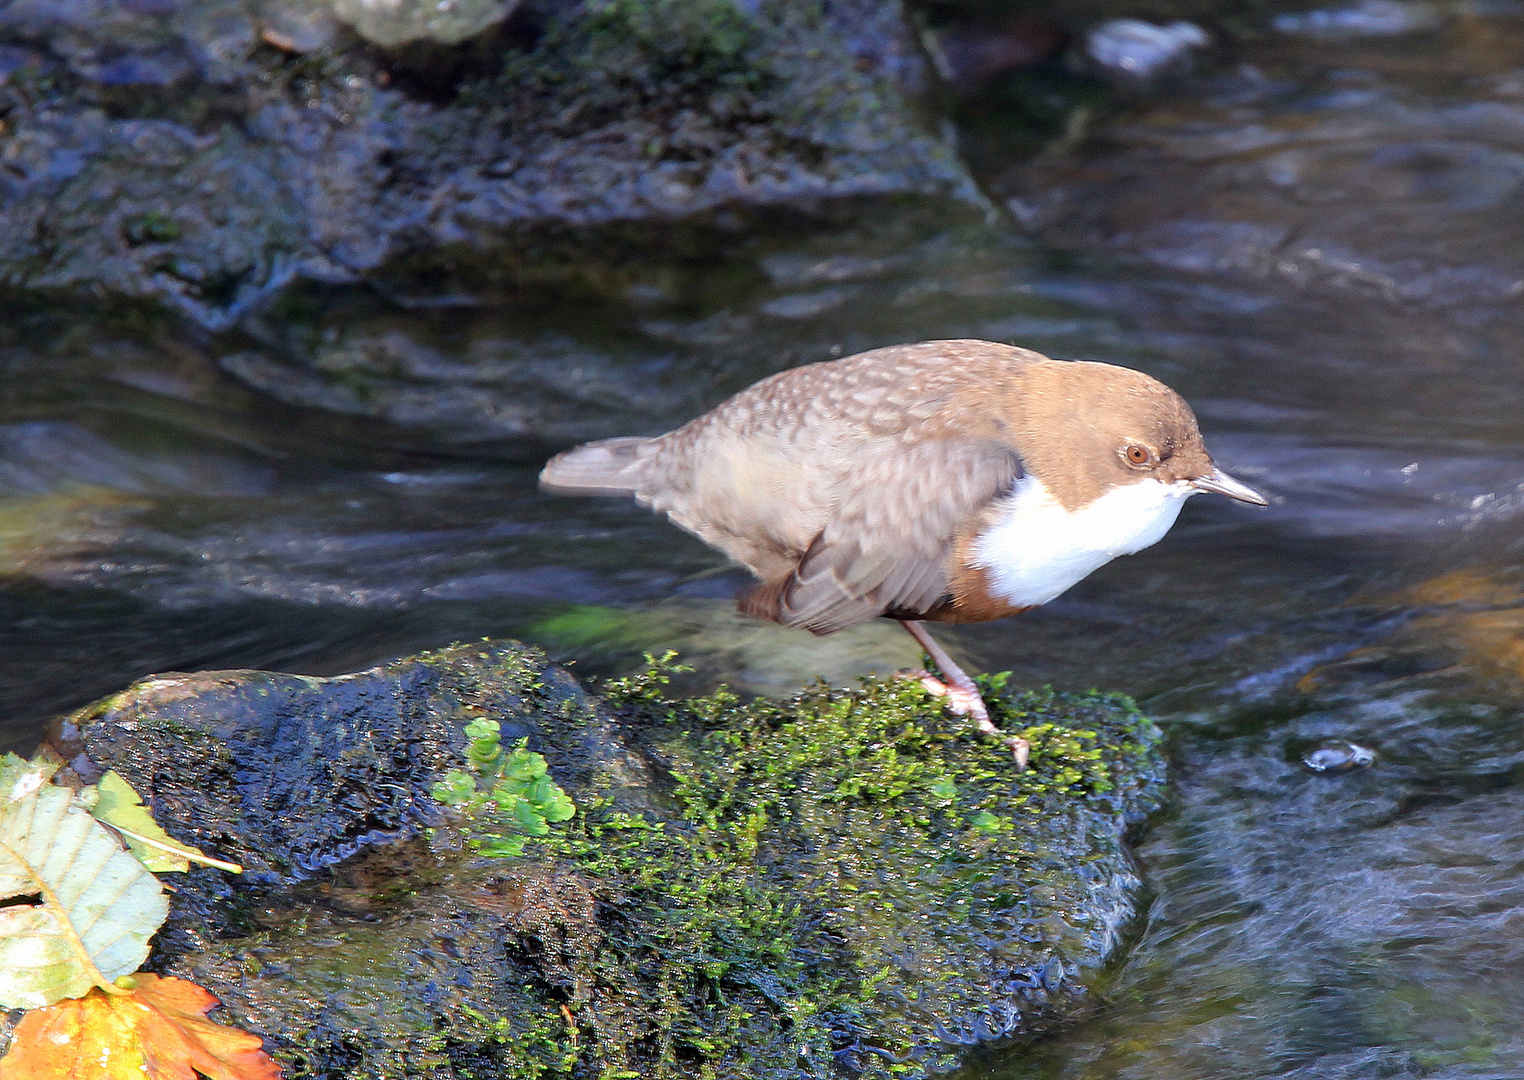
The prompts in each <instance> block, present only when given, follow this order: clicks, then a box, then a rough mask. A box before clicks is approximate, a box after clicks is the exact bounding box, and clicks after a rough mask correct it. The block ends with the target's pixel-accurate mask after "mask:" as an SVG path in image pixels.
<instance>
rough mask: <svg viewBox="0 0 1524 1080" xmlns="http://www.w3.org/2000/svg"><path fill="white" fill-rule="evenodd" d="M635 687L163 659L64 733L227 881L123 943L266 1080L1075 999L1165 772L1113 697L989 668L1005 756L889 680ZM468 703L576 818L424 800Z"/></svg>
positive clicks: (803, 1051)
mask: <svg viewBox="0 0 1524 1080" xmlns="http://www.w3.org/2000/svg"><path fill="white" fill-rule="evenodd" d="M663 678H664V676H663V675H662V674H661V673H660V672H659V671H654V670H653V672H652V673H650V674H649V675H647V676H645V677H641V678H635V679H627V680H622V681H616V682H615V683H612V684H610V685H609V687H608V688H607V694H608V696H607V700H599V699H597V698H594V697H591V696H589V695H588V694H587V693H586V692H585V691H584V690H583V689H582V688H581V687H580V686H578V685H577V684H576V682H575V681H574V680H572V679H571V678H570V677H569V676H567V675H566V674H565V673H564V672H561V671H559V670H558V669H555V668H553V667H549V666H547V665H546V664H545V662H544V660H543V657H542V656H540V655H539V654H538V653H536V652H534V651H532V650H528V649H525V648H523V647H521V646H517V645H512V644H508V643H480V644H474V645H460V646H454V647H452V648H449V649H444V650H441V651H438V652H434V653H427V654H423V655H421V656H417V657H413V658H409V659H406V660H400V661H397V662H395V663H392V664H389V665H386V666H384V667H381V668H376V669H373V670H371V671H366V672H361V673H359V674H356V675H350V676H344V677H340V678H333V679H315V678H306V677H301V676H294V675H278V674H271V673H267V672H220V673H207V674H199V675H165V676H159V677H156V678H152V679H148V680H144V681H143V682H140V683H138V684H136V685H135V686H133V687H131V688H129V689H128V690H126V691H124V692H122V693H121V694H118V695H116V696H115V697H112V698H108V699H106V700H104V701H102V702H100V703H98V704H97V705H95V706H92V707H90V708H88V709H85V710H83V711H81V712H80V713H78V714H76V715H75V716H74V717H72V718H70V719H69V720H68V721H67V722H66V723H65V724H64V725H63V726H62V728H61V730H60V734H59V741H60V743H61V745H63V747H64V748H65V749H66V750H68V751H69V752H71V753H82V754H84V755H85V756H84V757H77V758H76V762H77V766H78V767H79V768H80V769H82V770H88V769H90V768H104V767H111V768H115V769H117V770H118V771H119V772H121V773H122V774H123V775H124V776H126V777H127V778H128V780H129V781H130V782H131V783H132V784H133V785H134V786H135V787H136V788H137V789H138V790H139V791H140V792H142V793H143V794H144V795H145V796H147V798H148V799H149V801H150V803H151V805H152V807H153V810H154V813H155V816H156V817H157V818H158V820H160V822H161V823H163V824H164V825H165V826H166V827H167V828H168V829H169V831H170V832H172V833H175V834H177V835H179V836H181V837H183V838H184V839H187V840H190V841H193V842H195V843H197V844H199V845H200V846H202V847H203V848H205V849H208V850H215V851H216V852H217V853H218V854H220V855H222V856H224V857H230V858H234V859H237V860H239V861H241V862H242V863H244V864H245V865H246V866H247V867H248V873H246V874H245V875H244V876H243V877H241V878H236V879H230V878H227V877H226V876H225V875H222V874H221V873H219V872H216V871H211V870H206V869H196V870H193V871H192V872H191V873H190V874H189V875H188V879H187V881H186V883H185V884H184V885H182V886H181V887H180V889H179V891H178V892H177V893H176V894H175V900H174V910H173V913H172V915H171V920H170V923H169V924H168V926H167V928H166V929H165V931H164V932H163V933H161V935H160V938H159V940H158V948H157V952H156V954H155V955H156V959H155V960H154V961H153V963H154V964H155V965H156V966H157V967H158V968H159V969H160V970H162V971H165V972H171V973H174V974H177V975H182V976H186V977H190V978H194V979H196V980H197V981H199V982H202V983H203V984H205V985H207V986H208V987H210V988H211V989H212V990H213V991H214V992H216V993H217V994H218V995H219V996H221V997H222V999H223V1001H224V1002H225V1003H226V1005H227V1006H228V1011H229V1013H230V1014H231V1015H230V1016H229V1017H228V1018H229V1019H230V1020H232V1021H235V1022H238V1023H241V1024H244V1025H246V1026H248V1027H250V1028H252V1029H254V1030H257V1031H259V1032H260V1033H261V1034H263V1035H265V1036H267V1037H268V1039H269V1040H270V1042H271V1043H272V1045H273V1048H274V1049H275V1051H276V1052H277V1054H278V1055H279V1056H280V1057H281V1058H282V1059H283V1061H284V1062H285V1063H286V1065H287V1068H288V1070H289V1073H288V1074H289V1075H291V1076H293V1077H303V1076H334V1077H337V1076H345V1077H402V1076H430V1077H452V1076H453V1077H467V1076H493V1077H525V1078H529V1077H542V1076H549V1075H567V1076H572V1077H596V1076H605V1077H611V1076H620V1075H624V1076H637V1075H638V1076H641V1077H689V1076H714V1077H736V1078H741V1077H748V1078H749V1077H758V1076H763V1077H767V1076H771V1077H793V1076H811V1075H826V1074H830V1073H832V1072H834V1071H838V1070H848V1071H857V1072H861V1073H864V1074H866V1075H870V1076H890V1075H895V1076H904V1075H911V1076H913V1075H919V1074H923V1073H925V1072H926V1071H928V1070H935V1069H939V1068H942V1067H946V1066H948V1065H950V1064H952V1063H953V1062H955V1061H956V1059H957V1057H958V1055H959V1053H960V1052H962V1051H963V1050H965V1049H967V1048H969V1047H972V1046H975V1045H978V1044H981V1043H989V1042H996V1041H1002V1040H1009V1039H1012V1038H1017V1037H1022V1036H1027V1035H1031V1034H1034V1033H1037V1032H1040V1031H1041V1030H1043V1028H1044V1027H1045V1026H1048V1025H1050V1024H1051V1023H1052V1022H1054V1021H1055V1020H1057V1019H1059V1018H1062V1017H1063V1016H1065V1015H1069V1014H1072V1013H1073V1012H1074V1011H1075V1010H1076V1009H1077V1008H1079V1007H1080V1006H1081V1005H1082V1003H1083V998H1084V986H1085V982H1086V973H1087V972H1089V971H1093V970H1094V968H1095V967H1096V966H1097V965H1098V964H1100V963H1102V962H1103V961H1104V960H1105V959H1106V958H1107V957H1108V956H1109V955H1110V954H1111V953H1112V952H1113V950H1114V949H1115V947H1116V944H1117V941H1118V934H1119V931H1120V929H1121V927H1122V926H1123V925H1124V924H1125V922H1126V920H1127V918H1128V917H1129V915H1130V913H1131V910H1132V909H1131V906H1130V899H1129V897H1130V893H1131V890H1132V888H1133V887H1134V886H1135V884H1136V880H1135V877H1134V875H1133V872H1132V870H1131V868H1130V864H1129V861H1128V857H1127V855H1126V852H1125V850H1124V848H1123V845H1122V835H1123V832H1124V830H1125V829H1126V827H1127V825H1128V823H1129V822H1133V821H1136V820H1137V819H1138V818H1139V816H1140V815H1141V814H1142V813H1144V812H1145V811H1146V810H1147V809H1149V808H1150V807H1151V806H1152V804H1153V800H1154V798H1155V793H1156V791H1157V786H1158V783H1159V780H1160V772H1161V765H1160V759H1159V756H1158V750H1157V732H1156V730H1155V729H1154V727H1153V725H1152V724H1151V723H1149V721H1148V720H1147V719H1145V718H1144V717H1142V716H1141V715H1140V714H1139V713H1138V712H1137V711H1136V709H1135V708H1134V707H1133V706H1132V705H1131V703H1130V702H1128V701H1127V700H1126V699H1123V698H1119V697H1115V696H1105V695H1096V694H1089V695H1063V694H1054V693H1052V692H1037V693H1031V692H1012V691H1008V690H1006V689H1005V688H1003V687H1002V686H1000V685H998V683H999V680H998V679H996V680H992V684H991V686H990V687H989V689H990V696H991V699H992V705H993V707H994V710H995V712H996V714H997V717H998V719H999V720H1000V722H1002V723H1003V724H1004V725H1005V726H1007V727H1008V728H1015V729H1020V730H1022V731H1023V732H1024V733H1025V734H1026V736H1027V737H1028V738H1029V739H1030V740H1031V741H1032V743H1033V755H1032V768H1031V769H1030V771H1028V772H1025V773H1017V772H1016V771H1015V769H1014V765H1013V763H1012V761H1011V760H1010V757H1009V755H1008V753H1007V752H1006V751H1005V750H1004V749H1003V748H1002V747H1001V746H1000V745H998V744H995V743H992V742H989V741H986V740H983V739H980V738H978V737H976V736H974V735H973V734H972V733H971V732H970V731H968V730H967V729H966V728H967V726H966V725H964V724H963V723H961V722H959V721H956V720H953V719H951V718H950V717H948V716H947V715H946V714H945V713H944V712H943V711H942V710H941V708H940V707H939V706H938V704H937V703H936V702H935V701H933V700H932V699H930V698H928V697H927V696H926V695H925V693H924V692H923V691H921V690H920V689H919V687H918V686H917V685H916V684H914V683H910V682H878V681H869V682H867V683H865V684H864V686H863V688H862V689H861V690H858V691H851V692H846V691H833V690H828V689H825V688H823V687H822V688H817V689H814V690H809V691H806V692H804V693H802V694H800V695H799V696H798V697H796V698H795V699H793V700H792V701H789V702H786V703H778V702H768V701H754V702H750V703H746V702H742V701H740V700H738V699H737V698H735V697H734V696H733V695H730V694H728V693H725V692H720V693H718V694H715V695H713V696H711V697H708V698H702V699H693V700H686V701H673V700H669V699H667V698H666V697H664V696H663V695H662V693H661V687H662V682H663ZM483 719H491V720H495V721H496V722H497V723H498V724H499V726H500V728H501V739H502V743H503V745H504V746H505V747H508V746H513V745H516V743H517V741H518V740H520V739H526V740H527V746H528V750H529V751H532V752H533V753H537V754H540V755H543V757H544V759H545V761H546V762H547V763H548V766H549V777H550V779H551V780H552V781H553V782H554V783H555V784H557V785H560V786H561V787H563V788H564V789H565V791H566V792H567V793H569V794H570V795H571V797H572V798H573V799H574V800H575V802H576V806H577V812H576V814H575V816H574V817H572V818H571V819H570V820H567V821H558V822H555V823H553V824H552V823H548V822H546V821H545V820H537V822H536V823H532V824H534V825H535V827H536V829H537V831H539V832H541V833H543V834H544V835H541V836H535V837H531V838H530V839H529V840H528V841H527V843H526V844H525V846H524V854H523V856H522V857H518V858H487V857H483V856H481V855H480V854H478V853H477V849H478V847H479V846H480V845H481V844H482V842H483V840H484V839H485V840H488V841H490V839H491V833H492V831H493V830H494V829H496V828H501V827H502V823H501V822H497V823H494V819H492V818H474V819H469V820H467V819H461V818H458V817H452V816H451V815H450V814H449V813H448V812H446V811H445V809H444V807H443V806H442V805H441V804H439V803H438V802H436V801H435V800H434V798H433V797H432V796H431V794H430V790H431V788H432V785H433V784H434V783H435V782H437V781H439V780H440V779H441V778H443V777H446V776H448V775H449V774H450V770H451V769H453V768H458V767H460V766H462V765H463V764H465V762H466V753H465V752H466V750H467V739H466V736H465V735H464V734H463V727H464V726H465V725H467V724H472V722H473V721H480V720H483ZM486 728H490V725H481V724H479V723H478V724H473V725H472V730H473V732H477V733H480V732H481V731H483V730H485V729H486ZM524 756H525V757H526V760H527V759H530V758H532V754H528V755H524ZM531 771H532V770H531ZM527 775H528V774H527V773H526V776H527ZM556 816H561V815H552V817H556ZM488 846H491V845H490V843H489V844H488ZM511 846H517V842H515V844H514V845H511Z"/></svg>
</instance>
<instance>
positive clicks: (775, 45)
mask: <svg viewBox="0 0 1524 1080" xmlns="http://www.w3.org/2000/svg"><path fill="white" fill-rule="evenodd" d="M343 20H348V21H349V22H350V23H353V25H354V26H355V27H357V28H358V31H359V34H366V33H369V34H370V35H371V40H370V41H366V40H364V39H363V38H362V37H360V36H358V35H357V34H356V33H355V32H353V31H350V30H347V29H345V27H344V25H343ZM382 23H386V24H387V25H386V26H385V27H382V26H381V24H382ZM446 24H448V25H446ZM467 38H469V40H467ZM405 42H411V43H410V44H407V43H405ZM380 46H395V48H393V49H391V50H390V51H388V50H387V49H385V48H381V47H380ZM409 50H411V51H409ZM923 68H924V65H923V64H922V62H921V61H920V59H919V55H918V53H917V52H916V51H915V49H914V47H913V45H912V42H911V39H910V37H909V32H908V30H907V28H906V26H905V22H904V16H903V12H902V10H901V8H900V5H899V4H897V3H895V4H877V3H871V2H855V0H854V2H851V3H833V4H825V5H822V4H816V3H812V2H809V0H799V2H789V3H769V4H762V5H737V4H733V3H731V2H730V0H696V2H687V0H685V2H682V3H678V2H673V0H628V2H624V0H622V2H620V3H610V4H592V3H578V2H576V0H543V2H540V3H528V4H518V5H515V4H504V3H483V2H477V0H451V3H448V4H413V3H405V4H400V5H390V6H388V7H386V9H385V11H384V12H383V7H382V6H381V5H367V4H360V3H350V2H349V0H338V2H336V3H335V4H333V5H332V6H331V7H330V6H328V5H311V4H306V3H300V2H296V0H269V2H268V3H259V4H254V3H248V2H245V0H212V2H209V3H194V4H179V3H174V2H172V0H171V2H166V3H162V4H160V3H144V4H113V3H99V4H97V3H91V2H87V0H82V2H78V3H70V2H48V0H38V2H33V3H16V4H11V5H8V6H7V7H6V8H5V9H4V11H3V12H0V70H3V73H4V75H5V79H4V84H3V86H0V109H3V111H4V114H5V117H6V129H5V136H6V144H5V149H4V160H5V166H6V167H5V169H4V171H3V176H0V184H3V198H4V204H5V209H4V213H3V216H0V234H3V236H4V237H5V240H4V242H3V243H0V280H3V281H5V282H6V283H8V284H10V285H12V286H18V287H21V288H24V289H26V290H28V291H31V292H36V293H41V294H44V295H47V294H62V295H63V296H65V297H70V298H82V297H83V298H91V299H100V298H102V297H105V298H110V299H113V300H116V301H126V300H141V301H152V302H154V303H156V304H159V305H163V306H165V307H167V308H169V309H171V310H176V311H178V312H180V313H182V314H183V315H184V316H186V317H188V318H189V319H190V320H191V321H192V322H193V323H195V324H199V325H200V326H203V327H208V328H222V327H227V326H230V325H232V324H233V323H234V322H235V321H236V320H237V319H239V318H240V317H241V316H242V315H244V314H246V313H247V312H249V311H250V310H253V309H254V308H256V307H258V306H260V305H262V304H266V303H268V302H269V301H270V300H271V299H272V298H273V297H274V296H275V295H276V294H278V293H279V292H280V291H281V290H283V289H284V288H286V287H287V286H288V285H290V284H292V283H299V282H316V283H324V284H330V285H331V284H335V283H354V282H357V281H360V280H363V279H366V278H368V277H370V276H375V275H380V276H382V277H386V278H395V279H398V280H399V281H401V282H409V283H416V282H418V281H420V280H421V281H427V282H428V283H429V285H430V286H431V288H430V289H429V290H427V291H429V292H431V293H432V294H434V295H440V294H442V295H450V294H451V293H452V292H453V291H454V289H453V287H452V286H451V284H450V279H459V280H460V281H461V282H464V283H465V284H468V285H470V286H472V287H475V288H482V287H485V286H488V285H490V283H491V281H492V280H493V279H494V278H495V279H496V280H497V281H500V282H501V281H507V282H509V283H512V282H514V281H516V280H517V275H518V272H519V270H520V269H521V268H522V267H523V266H524V265H526V264H541V263H548V264H551V265H552V266H553V265H554V264H556V263H557V262H560V263H565V262H566V261H567V259H566V258H565V257H564V256H565V253H567V252H569V253H570V255H571V257H572V259H573V260H578V261H580V260H586V259H587V258H588V257H589V254H590V252H592V251H595V250H600V251H603V252H604V253H605V256H607V253H608V252H614V253H620V252H622V253H626V254H628V253H630V252H633V251H637V250H640V245H641V244H642V243H643V242H644V241H645V240H649V239H650V238H651V237H652V236H653V235H655V233H654V232H653V230H665V229H667V228H669V227H670V226H671V224H672V223H682V224H683V225H684V226H685V227H686V228H688V229H689V230H690V231H693V232H694V233H695V235H697V236H702V235H707V234H708V233H712V232H713V231H714V230H716V229H719V230H720V232H721V233H724V232H726V231H727V229H728V231H729V232H730V233H731V234H734V232H735V226H737V225H738V224H740V222H741V221H742V219H743V218H747V217H748V216H751V215H755V214H757V213H761V212H765V211H769V210H771V211H789V212H793V213H796V214H810V213H815V212H817V211H819V210H821V209H823V208H824V207H826V206H827V205H828V204H832V203H838V204H842V203H848V202H850V201H851V200H853V199H875V200H876V199H886V198H897V197H906V198H922V199H926V200H930V201H932V202H938V201H949V200H950V201H951V202H954V203H964V204H972V203H976V202H977V201H978V197H977V194H976V192H975V190H974V188H973V187H972V185H971V183H970V182H969V180H968V179H967V177H966V175H965V174H964V172H963V169H962V167H961V165H960V163H959V162H958V160H957V158H956V156H955V154H954V153H953V152H952V151H951V150H950V149H949V148H948V146H947V145H946V143H945V142H944V140H943V139H942V137H941V136H940V135H939V134H937V133H935V132H934V131H933V130H932V128H930V127H929V126H928V125H927V123H926V122H925V121H924V120H923V119H921V118H920V117H919V116H918V114H917V113H916V111H915V106H914V104H913V102H914V100H915V98H916V97H917V96H918V95H921V94H923V93H924V91H925V84H926V79H927V73H926V72H925V71H924V70H923ZM727 215H729V216H727ZM736 215H741V216H740V217H737V216H736ZM642 228H643V229H644V231H642ZM590 229H591V230H599V229H605V230H607V229H613V230H614V231H613V232H609V233H607V235H605V236H603V237H602V239H601V240H600V239H598V238H597V237H595V236H594V235H593V234H591V233H588V232H587V230H590ZM621 229H623V230H625V231H624V232H623V233H621V232H620V231H619V230H621ZM547 230H550V231H553V232H556V234H557V235H558V236H559V237H560V239H559V240H555V241H552V240H551V239H550V238H549V233H548V232H547ZM568 230H572V231H577V230H581V235H580V238H579V237H578V236H568ZM534 236H538V237H540V239H539V240H538V241H536V240H533V239H531V237H534ZM701 246H702V247H703V248H705V249H709V248H712V246H713V241H712V240H709V241H705V242H704V243H703V244H702V245H701ZM558 247H559V249H561V250H562V252H563V258H561V259H559V260H558V259H556V258H555V257H554V254H555V251H556V250H557V249H558ZM547 248H548V249H549V253H548V254H547V252H546V250H545V249H547ZM540 272H547V271H545V270H544V268H543V267H542V268H541V271H540ZM397 287H399V288H403V290H404V291H407V292H413V291H416V290H415V289H413V288H410V287H408V286H406V285H399V286H397Z"/></svg>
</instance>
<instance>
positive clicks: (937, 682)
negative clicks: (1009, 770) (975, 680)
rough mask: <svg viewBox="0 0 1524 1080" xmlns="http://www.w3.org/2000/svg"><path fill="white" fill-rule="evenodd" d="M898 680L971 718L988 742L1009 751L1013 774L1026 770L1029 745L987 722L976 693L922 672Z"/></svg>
mask: <svg viewBox="0 0 1524 1080" xmlns="http://www.w3.org/2000/svg"><path fill="white" fill-rule="evenodd" d="M895 674H896V675H898V676H899V677H900V678H904V679H914V680H915V681H916V682H918V683H920V684H921V686H922V688H923V689H924V690H925V691H926V692H927V693H928V694H930V695H932V696H933V697H939V698H945V699H946V701H947V709H948V711H949V712H951V713H952V714H953V715H954V716H972V717H973V718H974V722H975V723H976V724H977V725H978V726H979V730H980V731H982V732H983V733H984V734H986V735H988V736H990V737H991V738H995V739H999V740H1000V741H1001V742H1003V743H1005V745H1006V746H1008V747H1010V749H1011V756H1012V757H1013V758H1015V759H1016V771H1017V772H1023V771H1025V770H1026V767H1027V759H1028V757H1029V756H1030V755H1031V753H1032V744H1031V743H1029V742H1027V740H1025V739H1023V738H1022V737H1021V736H1020V735H1007V734H1006V733H1005V732H1003V731H1001V730H1000V729H999V728H998V727H996V726H995V724H994V722H993V721H992V720H990V714H989V710H988V709H987V708H986V707H985V704H984V698H982V697H980V696H979V691H978V690H976V689H973V688H971V687H962V686H953V685H951V684H949V683H947V682H944V681H943V680H941V679H939V678H937V677H936V676H935V675H933V674H932V673H931V672H929V671H927V670H925V669H924V668H917V669H915V670H905V671H897V672H895Z"/></svg>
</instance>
